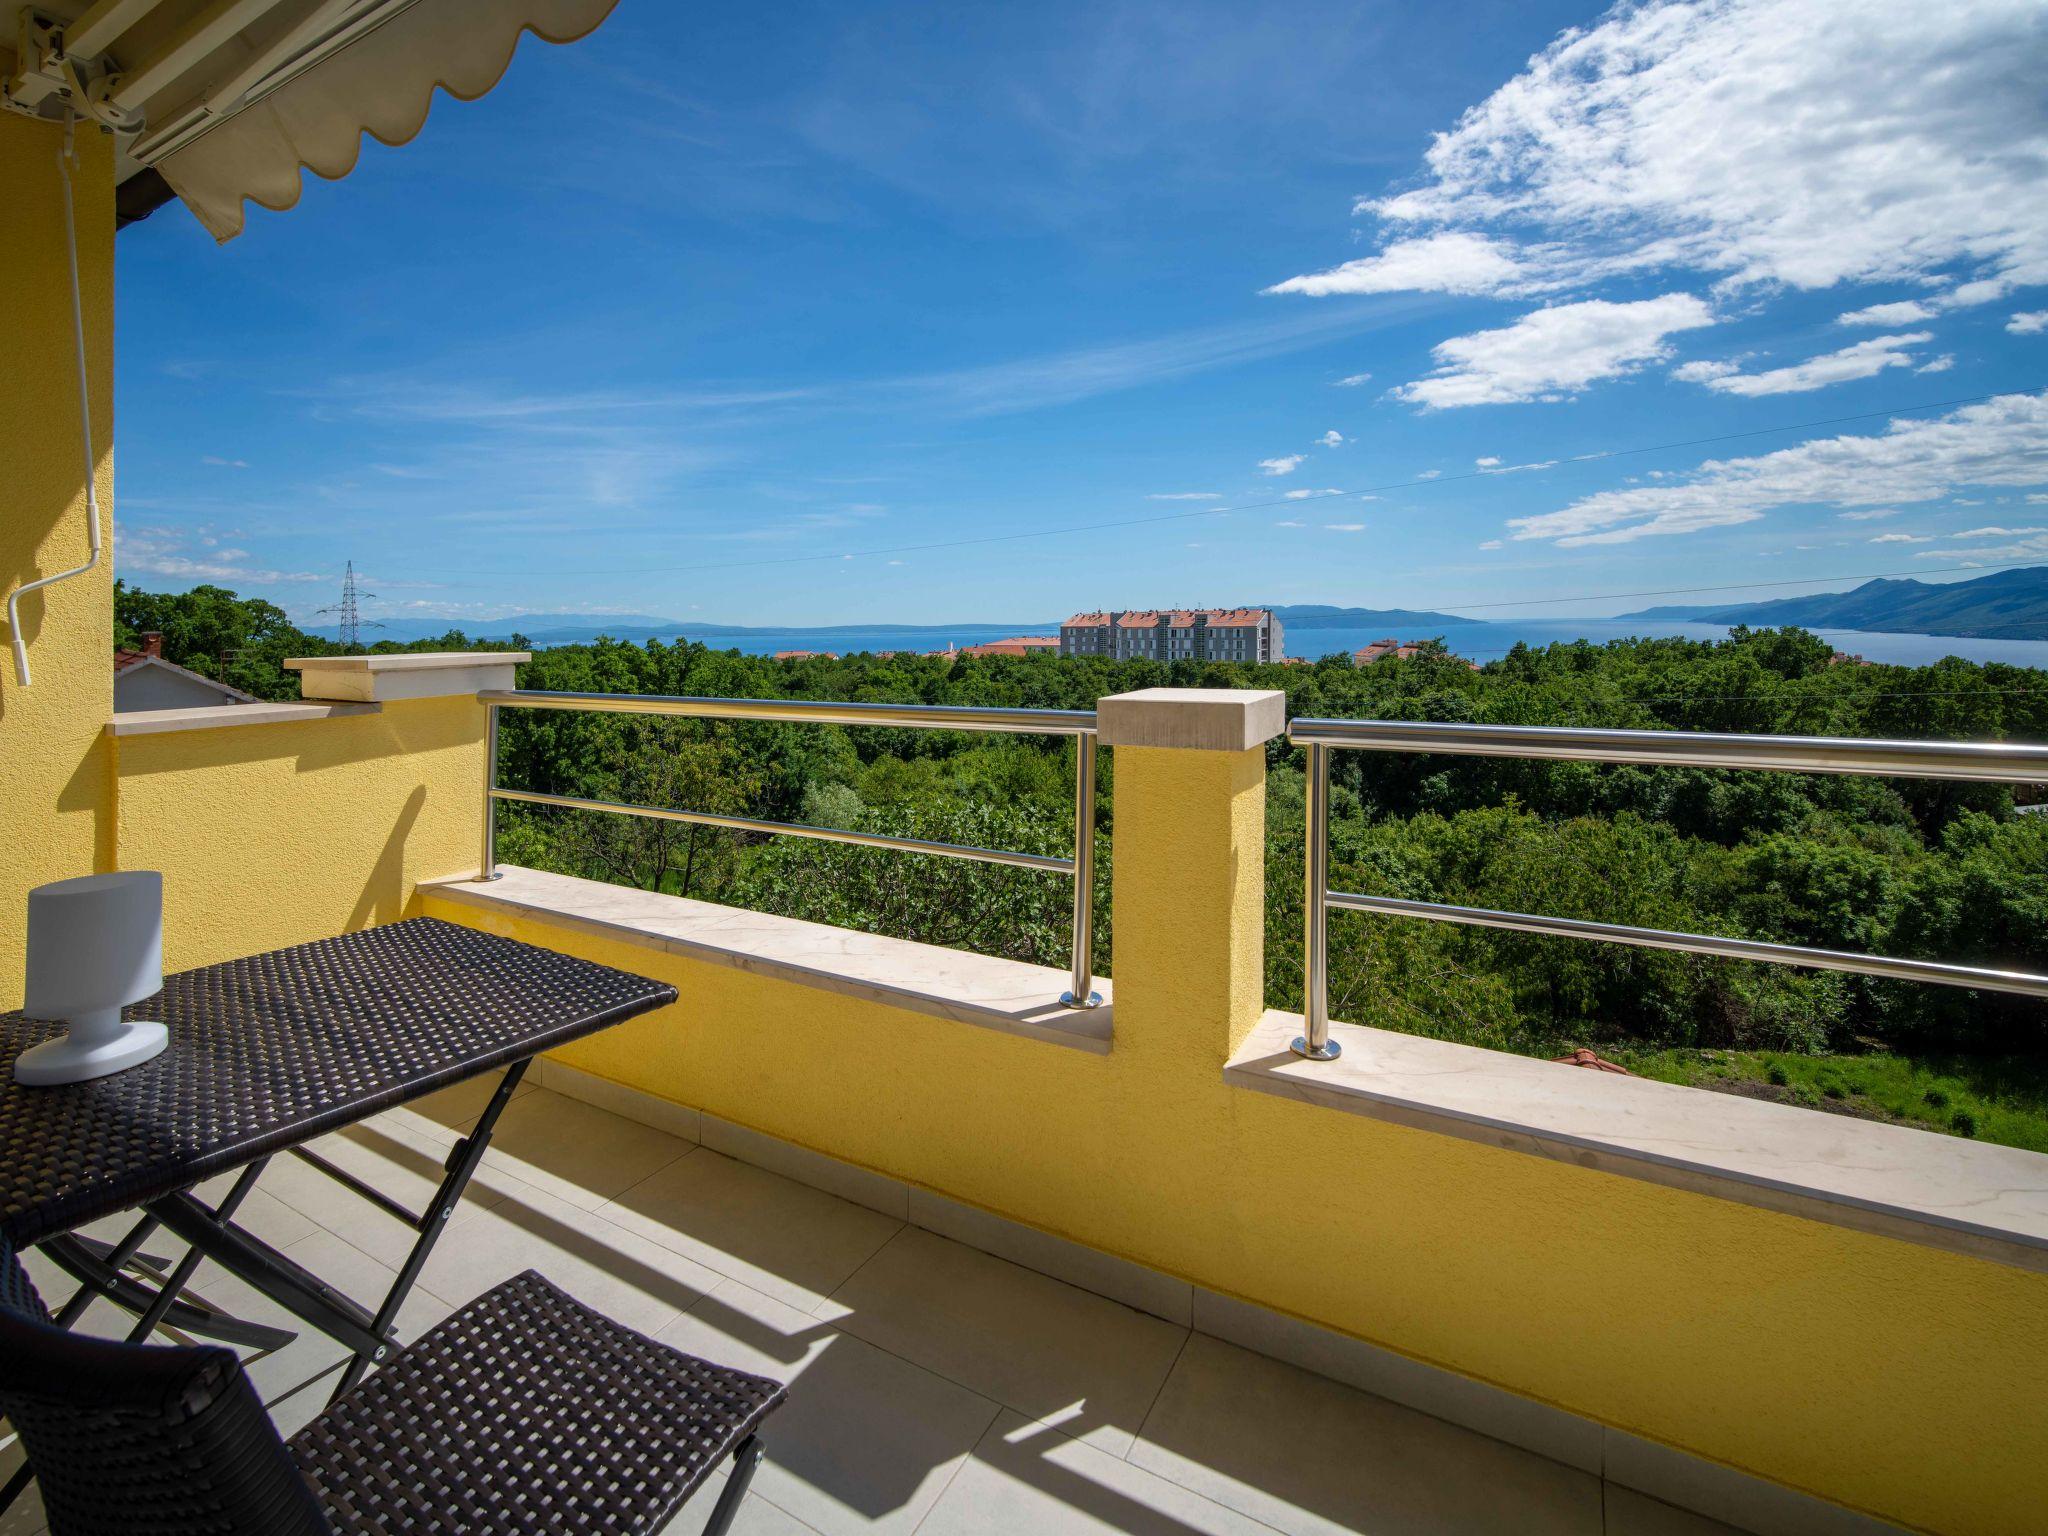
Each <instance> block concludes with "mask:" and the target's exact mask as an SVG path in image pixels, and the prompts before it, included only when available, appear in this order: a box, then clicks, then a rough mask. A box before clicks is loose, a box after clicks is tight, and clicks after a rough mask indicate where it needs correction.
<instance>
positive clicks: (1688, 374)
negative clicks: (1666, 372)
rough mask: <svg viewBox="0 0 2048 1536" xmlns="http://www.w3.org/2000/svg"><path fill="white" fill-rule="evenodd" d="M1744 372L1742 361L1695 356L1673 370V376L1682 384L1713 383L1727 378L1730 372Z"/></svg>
mask: <svg viewBox="0 0 2048 1536" xmlns="http://www.w3.org/2000/svg"><path fill="white" fill-rule="evenodd" d="M1740 372H1742V365H1741V364H1740V363H1731V362H1727V361H1724V360H1721V359H1717V358H1704V357H1701V358H1695V359H1693V361H1691V362H1689V363H1680V364H1679V365H1678V366H1677V367H1676V368H1674V369H1672V370H1671V377H1673V378H1674V379H1677V380H1678V381H1679V382H1680V383H1681V384H1711V383H1713V382H1714V380H1716V379H1725V378H1727V377H1728V376H1729V375H1730V374H1734V373H1740Z"/></svg>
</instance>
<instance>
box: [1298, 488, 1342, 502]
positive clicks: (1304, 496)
mask: <svg viewBox="0 0 2048 1536" xmlns="http://www.w3.org/2000/svg"><path fill="white" fill-rule="evenodd" d="M1343 494H1344V492H1343V491H1342V490H1340V489H1338V488H1337V487H1336V486H1334V485H1326V486H1324V487H1323V488H1322V489H1321V490H1320V491H1289V492H1288V493H1287V496H1286V498H1285V499H1286V500H1288V501H1307V500H1308V499H1309V498H1310V497H1312V496H1342V495H1343Z"/></svg>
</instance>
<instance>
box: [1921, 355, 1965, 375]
mask: <svg viewBox="0 0 2048 1536" xmlns="http://www.w3.org/2000/svg"><path fill="white" fill-rule="evenodd" d="M1955 365H1956V355H1955V353H1953V352H1944V353H1942V354H1941V356H1939V357H1930V358H1929V359H1928V360H1927V361H1926V362H1924V363H1922V364H1921V365H1920V366H1919V367H1918V368H1915V369H1914V370H1913V371H1914V372H1915V373H1947V372H1948V371H1949V369H1951V368H1953V367H1955Z"/></svg>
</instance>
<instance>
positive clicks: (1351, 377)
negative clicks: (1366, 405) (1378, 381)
mask: <svg viewBox="0 0 2048 1536" xmlns="http://www.w3.org/2000/svg"><path fill="white" fill-rule="evenodd" d="M1371 382H1372V375H1371V374H1369V373H1347V374H1345V375H1344V377H1343V378H1341V379H1339V380H1338V381H1337V383H1336V387H1337V388H1338V389H1356V388H1358V386H1359V385H1361V384H1370V383H1371Z"/></svg>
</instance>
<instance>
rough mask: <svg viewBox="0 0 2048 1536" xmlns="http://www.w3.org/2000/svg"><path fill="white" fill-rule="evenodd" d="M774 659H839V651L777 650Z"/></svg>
mask: <svg viewBox="0 0 2048 1536" xmlns="http://www.w3.org/2000/svg"><path fill="white" fill-rule="evenodd" d="M774 659H775V660H777V661H814V660H819V659H823V660H825V661H837V660H838V659H839V653H838V652H837V651H777V652H776V653H775V657H774Z"/></svg>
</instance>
